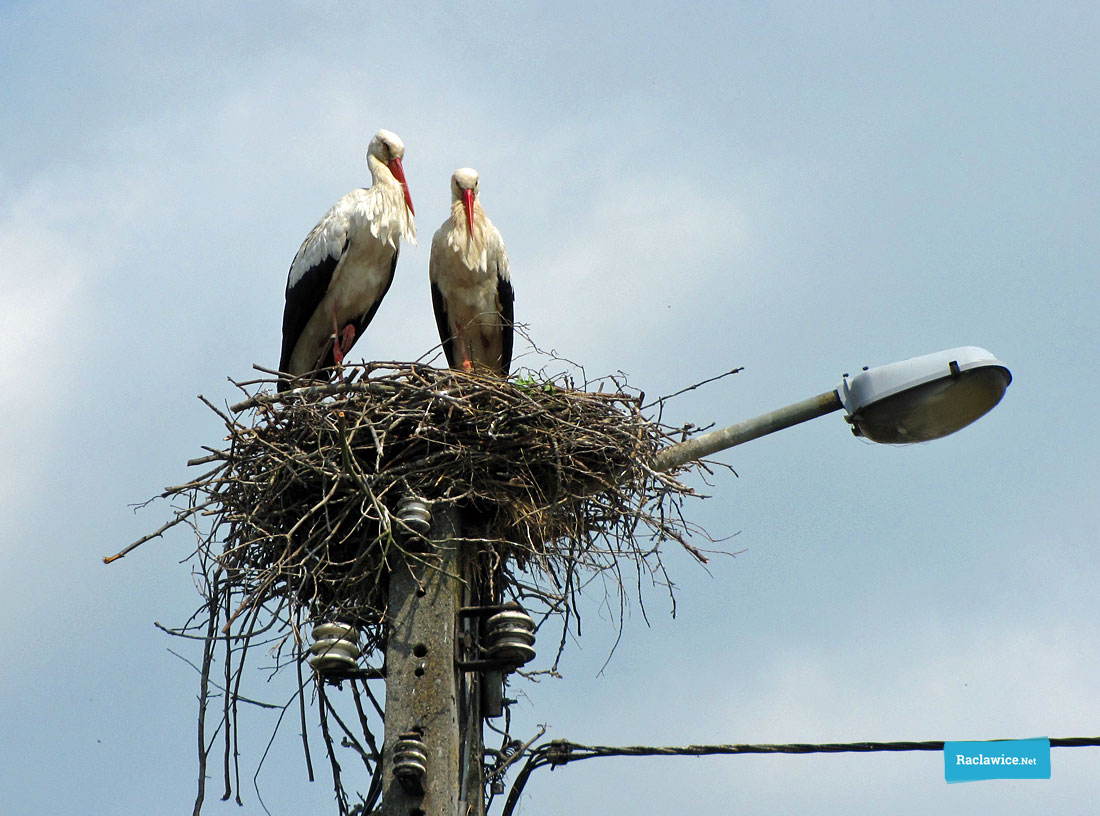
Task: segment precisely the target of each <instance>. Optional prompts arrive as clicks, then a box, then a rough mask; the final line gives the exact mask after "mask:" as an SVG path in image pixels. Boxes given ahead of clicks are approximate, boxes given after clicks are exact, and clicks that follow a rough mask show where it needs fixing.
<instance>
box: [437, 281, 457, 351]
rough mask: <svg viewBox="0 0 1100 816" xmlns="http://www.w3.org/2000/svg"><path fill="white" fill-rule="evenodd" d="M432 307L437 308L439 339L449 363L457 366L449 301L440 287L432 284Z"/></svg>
mask: <svg viewBox="0 0 1100 816" xmlns="http://www.w3.org/2000/svg"><path fill="white" fill-rule="evenodd" d="M432 307H433V308H434V309H435V327H436V328H437V329H439V340H440V342H442V343H443V353H444V354H445V355H446V356H447V365H449V366H450V367H451V368H454V367H455V345H454V337H452V336H451V321H450V320H449V319H448V317H447V303H446V301H445V300H443V293H442V292H440V291H439V287H438V286H436V285H435V284H434V283H433V284H432Z"/></svg>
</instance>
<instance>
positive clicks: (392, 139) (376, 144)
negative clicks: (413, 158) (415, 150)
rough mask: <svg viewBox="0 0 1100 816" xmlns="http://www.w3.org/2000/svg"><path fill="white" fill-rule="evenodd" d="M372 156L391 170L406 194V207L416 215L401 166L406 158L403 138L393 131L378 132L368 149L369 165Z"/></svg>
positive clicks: (403, 169)
mask: <svg viewBox="0 0 1100 816" xmlns="http://www.w3.org/2000/svg"><path fill="white" fill-rule="evenodd" d="M371 156H373V157H374V158H376V159H377V160H378V161H380V162H382V164H384V165H386V167H387V168H389V171H390V173H392V174H393V177H394V178H395V179H397V181H398V183H400V185H401V189H402V190H403V191H404V193H405V205H406V206H407V207H408V208H409V212H410V213H412V214H413V215H416V211H415V210H413V202H412V196H411V195H409V184H408V182H407V181H405V168H404V167H402V166H401V159H403V158H404V157H405V143H404V142H403V141H401V137H400V136H398V135H397V134H396V133H394V132H393V131H392V130H380V131H378V132H377V133H375V134H374V138H373V139H371V140H370V147H368V148H367V163H368V164H370V158H371Z"/></svg>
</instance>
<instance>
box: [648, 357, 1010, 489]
mask: <svg viewBox="0 0 1100 816" xmlns="http://www.w3.org/2000/svg"><path fill="white" fill-rule="evenodd" d="M1011 382H1012V374H1011V373H1010V372H1009V370H1008V368H1007V367H1006V366H1005V364H1004V363H1002V362H1001V361H1000V360H998V359H997V358H996V357H994V356H993V355H992V354H991V353H989V352H988V351H986V350H985V349H982V348H978V347H977V346H962V347H960V348H954V349H948V350H947V351H938V352H936V353H935V354H926V355H924V356H923V357H914V358H912V359H910V360H903V361H901V362H899V363H890V364H889V365H884V366H877V367H875V368H864V369H863V370H862V371H860V372H859V373H858V374H856V375H855V376H854V377H850V376H849V375H847V374H845V375H844V379H843V380H842V381H841V383H840V385H839V386H837V387H836V388H835V389H833V390H832V391H827V392H826V393H824V394H819V395H818V396H816V397H811V398H810V399H808V400H803V401H802V402H798V403H795V404H794V405H788V406H787V407H785V408H780V409H779V410H777V411H772V412H770V413H767V414H763V415H761V416H758V417H756V418H755V419H749V420H746V421H744V422H738V423H737V424H735V425H730V426H728V427H725V428H722V429H720V430H717V431H711V432H710V433H708V434H703V435H702V436H698V437H696V438H694V439H689V440H687V441H685V442H680V443H678V444H676V445H670V446H669V447H667V448H664V449H663V450H661V451H660V452H659V453H658V454H657V456H656V457H655V459H654V463H653V469H654V470H658V471H663V470H669V469H670V468H674V467H678V466H680V465H683V464H685V463H686V462H690V461H692V460H694V459H701V458H702V457H704V456H709V455H710V454H712V453H715V452H717V451H720V450H725V449H726V448H732V447H734V446H735V445H740V444H742V443H743V442H748V441H749V440H751V439H756V438H757V437H760V436H765V435H767V434H770V433H774V432H775V431H780V430H782V429H784V428H789V427H790V426H792V425H797V424H799V423H800V422H806V421H807V420H810V419H814V418H816V417H819V416H824V415H825V414H829V413H832V412H833V411H839V410H840V409H841V408H843V409H844V411H845V413H846V414H847V416H846V419H847V420H848V422H849V423H850V424H851V426H852V433H854V434H855V435H856V436H863V437H866V438H867V439H870V440H871V441H873V442H885V443H891V444H907V443H913V442H927V441H929V440H932V439H939V438H940V437H941V436H947V435H948V434H950V433H954V432H955V431H957V430H959V429H960V428H965V427H966V426H967V425H969V424H970V423H971V422H973V421H974V420H976V419H978V418H979V417H981V416H983V415H984V414H986V413H987V412H989V411H990V410H991V409H992V408H993V406H995V405H996V404H997V403H998V402H1000V401H1001V397H1003V396H1004V393H1005V389H1007V388H1008V385H1009V383H1011Z"/></svg>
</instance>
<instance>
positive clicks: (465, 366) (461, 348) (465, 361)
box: [455, 323, 474, 371]
mask: <svg viewBox="0 0 1100 816" xmlns="http://www.w3.org/2000/svg"><path fill="white" fill-rule="evenodd" d="M455 328H456V329H457V331H456V332H455V335H456V337H455V340H456V341H457V343H458V354H459V357H460V358H461V360H462V370H463V371H470V370H472V369H473V367H474V364H473V363H472V362H470V353H469V350H468V349H467V348H466V341H465V340H463V339H462V324H461V323H456V324H455Z"/></svg>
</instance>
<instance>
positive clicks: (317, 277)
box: [278, 130, 416, 391]
mask: <svg viewBox="0 0 1100 816" xmlns="http://www.w3.org/2000/svg"><path fill="white" fill-rule="evenodd" d="M404 155H405V145H404V143H403V142H402V141H401V139H400V138H399V137H398V136H397V134H396V133H391V132H390V131H388V130H380V131H378V133H376V134H375V135H374V138H373V139H371V143H370V147H368V148H367V167H368V168H369V169H370V176H371V186H370V188H368V189H365V190H363V189H361V190H352V191H351V192H350V193H348V194H347V195H346V196H344V197H343V198H341V199H340V200H339V201H337V202H336V204H335V205H334V206H333V208H332V209H331V210H329V211H328V212H327V213H325V216H324V218H322V219H321V220H320V221H319V222H318V223H317V226H315V227H314V228H313V230H312V231H311V232H310V233H309V235H308V236H306V240H305V241H303V242H302V246H301V247H300V248H299V250H298V254H297V255H295V256H294V262H293V263H292V264H291V265H290V274H289V275H288V276H287V282H286V307H285V308H284V310H283V351H282V357H281V359H280V361H279V370H280V371H281V372H283V373H284V374H288V375H290V376H291V377H300V376H302V375H305V374H309V373H311V372H314V371H317V370H318V369H322V368H329V367H331V366H333V365H339V364H341V363H342V362H343V359H344V355H345V354H347V353H348V350H349V349H351V347H352V345H353V344H354V343H355V341H356V340H357V339H359V335H361V334H362V333H363V330H364V329H366V327H367V325H368V324H369V323H370V322H371V319H372V318H373V317H374V313H375V312H376V311H377V310H378V304H380V303H381V302H382V298H384V297H385V296H386V291H387V290H388V289H389V288H390V284H391V283H392V282H393V273H394V269H395V268H396V267H397V254H398V250H399V248H400V246H401V239H402V238H404V239H405V240H406V241H409V242H411V243H413V244H415V243H416V225H415V223H414V222H413V205H412V198H411V197H410V196H409V187H408V184H407V183H406V182H405V170H404V168H403V167H402V166H401V159H402V157H403V156H404ZM289 387H290V383H289V381H288V380H286V379H280V380H279V384H278V389H279V390H280V391H285V390H286V389H287V388H289Z"/></svg>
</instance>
